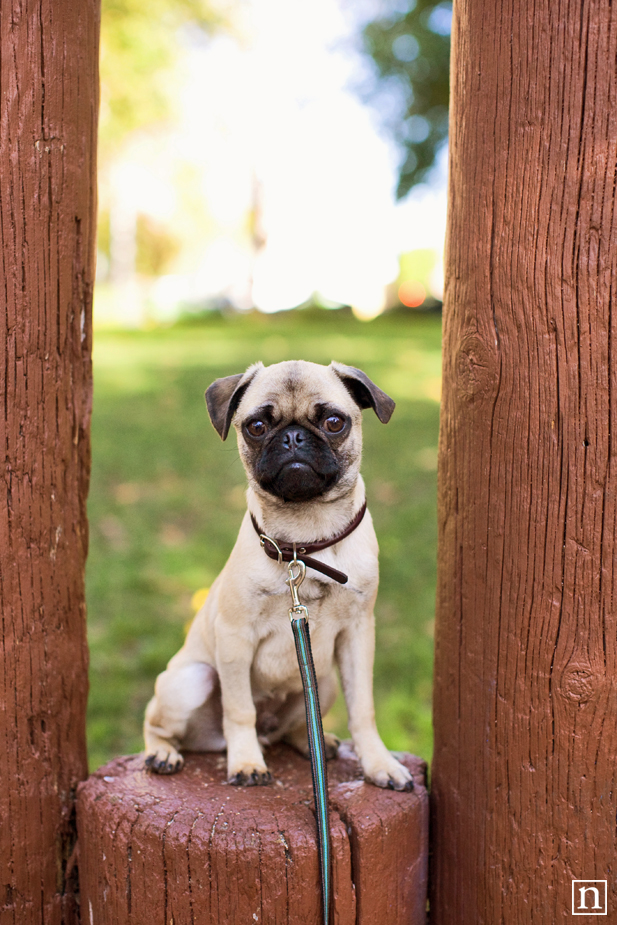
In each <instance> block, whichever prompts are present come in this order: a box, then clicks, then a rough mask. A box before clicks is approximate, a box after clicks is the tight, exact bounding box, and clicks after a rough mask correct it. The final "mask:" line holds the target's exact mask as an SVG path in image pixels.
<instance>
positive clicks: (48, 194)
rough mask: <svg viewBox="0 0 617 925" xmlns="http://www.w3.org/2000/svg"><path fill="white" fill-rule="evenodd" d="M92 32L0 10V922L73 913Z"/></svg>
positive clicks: (55, 4)
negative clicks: (0, 473) (0, 469)
mask: <svg viewBox="0 0 617 925" xmlns="http://www.w3.org/2000/svg"><path fill="white" fill-rule="evenodd" d="M98 24H99V0H79V2H76V0H6V2H3V3H2V4H1V6H0V236H1V238H0V259H1V261H2V265H1V277H2V284H1V288H0V293H1V295H0V299H1V301H2V308H3V311H2V325H3V331H2V335H1V336H0V377H1V383H0V388H1V391H0V394H1V395H2V404H3V414H2V415H0V441H1V446H2V459H3V477H2V480H1V483H0V484H1V498H0V602H1V605H2V649H1V654H0V678H1V680H0V702H1V704H2V709H1V710H0V741H1V743H2V748H1V751H2V773H1V774H0V819H1V820H2V821H1V823H0V869H1V880H0V923H2V925H4V923H9V922H10V923H19V925H29V923H37V925H40V923H44V925H56V923H58V925H60V923H71V922H76V921H77V918H78V915H77V909H76V900H75V896H74V887H75V883H74V871H75V866H74V857H73V860H71V856H72V851H73V846H74V842H75V824H74V796H75V789H76V785H77V783H78V781H80V780H81V779H83V777H84V776H85V775H86V745H85V708H86V692H87V650H86V633H85V606H84V560H85V555H86V546H87V523H86V509H85V503H86V493H87V487H88V477H89V466H90V444H89V420H90V404H91V368H90V347H91V321H90V309H91V301H92V285H93V277H94V241H95V189H96V185H95V183H96V181H95V146H96V124H97V101H98V83H97V72H98ZM72 872H73V873H72Z"/></svg>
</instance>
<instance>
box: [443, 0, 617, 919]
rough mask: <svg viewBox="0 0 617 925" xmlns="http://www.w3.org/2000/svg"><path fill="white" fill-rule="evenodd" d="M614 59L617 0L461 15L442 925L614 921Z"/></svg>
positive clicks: (450, 329) (451, 264)
mask: <svg viewBox="0 0 617 925" xmlns="http://www.w3.org/2000/svg"><path fill="white" fill-rule="evenodd" d="M616 56H617V6H616V5H615V4H613V3H611V0H533V2H532V0H519V2H514V0H504V2H500V3H495V2H494V0H457V2H456V3H455V15H454V26H453V59H452V90H453V101H452V115H451V135H450V139H451V178H450V216H449V231H448V245H447V281H446V300H445V340H444V361H445V364H444V399H443V410H442V429H441V452H440V492H439V521H440V548H439V590H438V608H437V609H438V612H437V628H436V647H437V650H436V674H435V731H436V744H435V758H434V767H433V775H432V825H433V849H432V850H433V862H432V863H433V868H432V886H431V893H432V898H431V922H432V923H433V925H453V923H456V925H481V923H486V925H496V923H498V922H500V923H504V925H506V923H507V925H514V923H516V925H525V923H538V925H549V923H557V922H563V921H570V915H571V913H572V908H571V897H572V880H573V879H583V880H607V881H608V918H607V919H603V921H609V922H617V841H616V832H615V817H616V810H617V583H616V582H617V571H616V562H615V554H616V542H615V541H616V529H617V521H616V517H617V456H616V452H617V400H616V394H617V391H616V375H617V341H616V333H617V332H616V321H615V317H616V316H615V306H614V300H615V292H616V291H617V276H616V274H615V267H616V261H617V233H616V223H617V209H616V204H615V179H616V167H617V70H616ZM578 897H579V894H578V893H577V898H578ZM593 900H594V895H593V894H592V893H589V894H588V902H587V909H588V910H589V911H590V906H593V905H595V903H594V902H593ZM596 914H597V910H596Z"/></svg>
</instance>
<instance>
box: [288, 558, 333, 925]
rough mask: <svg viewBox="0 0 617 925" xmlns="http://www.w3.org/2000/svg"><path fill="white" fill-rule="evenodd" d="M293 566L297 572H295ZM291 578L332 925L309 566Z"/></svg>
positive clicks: (324, 893) (325, 898)
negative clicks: (303, 590)
mask: <svg viewBox="0 0 617 925" xmlns="http://www.w3.org/2000/svg"><path fill="white" fill-rule="evenodd" d="M294 566H295V567H296V568H297V569H298V571H297V572H294ZM288 571H289V578H288V579H286V582H287V584H288V585H289V589H290V591H291V597H292V607H291V610H290V611H289V617H290V619H291V628H292V631H293V634H294V642H295V644H296V655H297V656H298V667H299V668H300V675H301V677H302V687H303V689H304V708H305V710H306V729H307V732H308V742H309V751H310V755H311V776H312V778H313V799H314V801H315V815H316V818H317V845H318V848H319V872H320V875H321V898H322V904H323V921H324V925H329V922H330V902H331V894H332V858H331V854H330V825H329V821H328V772H327V768H326V746H325V742H324V735H323V725H322V722H321V710H320V708H319V692H318V689H317V677H316V675H315V665H314V663H313V653H312V651H311V636H310V633H309V625H308V610H307V608H306V607H305V606H304V605H303V604H301V603H300V601H299V600H298V587H299V586H300V585H301V584H302V582H303V581H304V576H305V574H306V565H305V564H304V562H302V561H301V560H299V559H296V560H295V561H292V562H290V563H289V569H288Z"/></svg>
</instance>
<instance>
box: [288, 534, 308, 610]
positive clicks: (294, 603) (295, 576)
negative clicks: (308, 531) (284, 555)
mask: <svg viewBox="0 0 617 925" xmlns="http://www.w3.org/2000/svg"><path fill="white" fill-rule="evenodd" d="M294 567H295V568H297V571H294ZM287 571H288V572H289V578H286V579H285V584H286V585H289V590H290V592H291V608H290V611H289V619H290V620H299V619H300V618H301V617H304V619H305V620H306V621H307V623H308V618H309V612H308V607H305V606H304V604H301V603H300V598H299V597H298V588H299V587H300V585H301V584H302V582H303V581H304V579H305V577H306V565H305V564H304V562H303V561H302V559H298V558H297V557H296V544H295V543H294V557H293V559H292V560H291V562H290V563H289V565H288V566H287Z"/></svg>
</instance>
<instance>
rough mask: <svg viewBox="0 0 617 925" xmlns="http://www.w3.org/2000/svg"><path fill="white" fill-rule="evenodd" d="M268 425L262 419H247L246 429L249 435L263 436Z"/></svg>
mask: <svg viewBox="0 0 617 925" xmlns="http://www.w3.org/2000/svg"><path fill="white" fill-rule="evenodd" d="M267 429H268V427H267V425H266V424H264V422H263V421H259V420H258V421H249V422H248V424H247V425H246V430H247V433H248V434H249V436H251V437H263V435H264V434H265V432H266V431H267Z"/></svg>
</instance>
